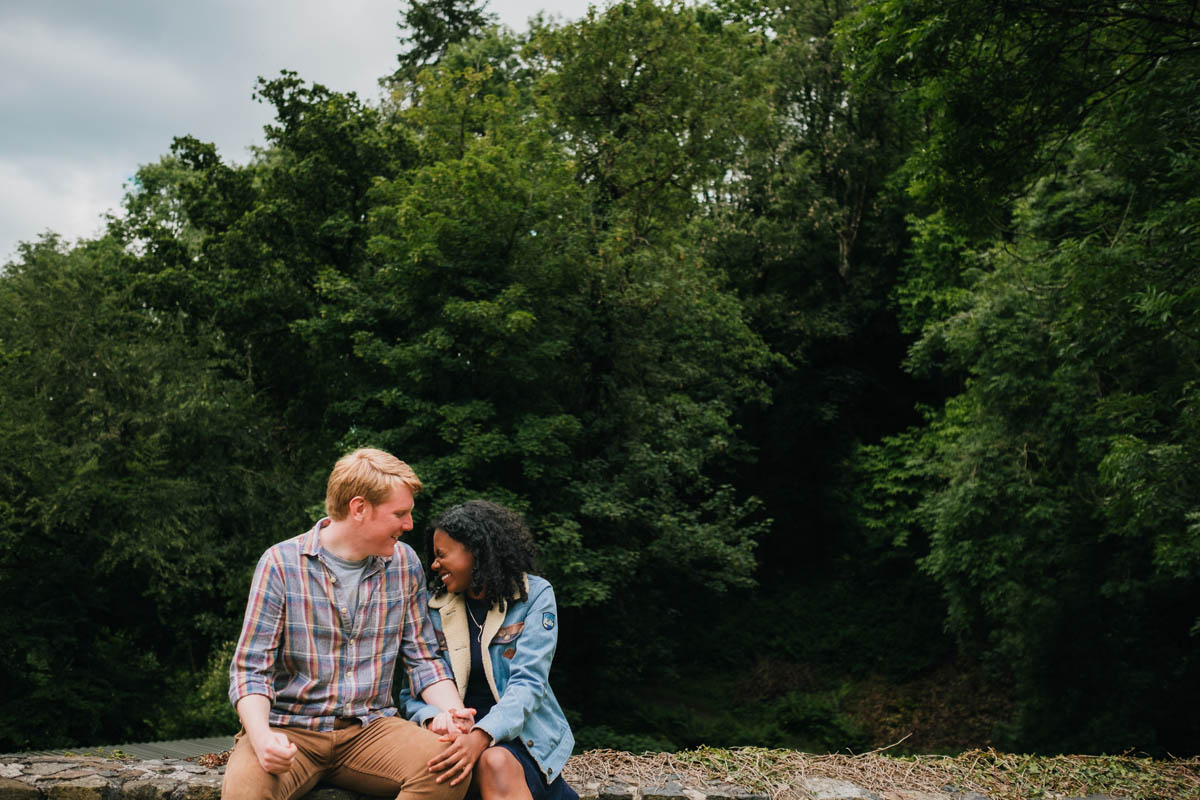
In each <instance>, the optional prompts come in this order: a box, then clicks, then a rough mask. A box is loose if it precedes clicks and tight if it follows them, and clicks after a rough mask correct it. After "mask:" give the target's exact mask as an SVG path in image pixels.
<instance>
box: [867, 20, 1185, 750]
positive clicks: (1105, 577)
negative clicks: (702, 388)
mask: <svg viewBox="0 0 1200 800" xmlns="http://www.w3.org/2000/svg"><path fill="white" fill-rule="evenodd" d="M910 11H912V8H907V10H904V8H900V6H899V5H896V4H893V5H890V6H889V5H887V4H883V5H882V6H877V7H874V8H872V10H870V11H866V12H864V14H863V17H862V18H860V19H859V20H858V23H859V24H863V25H864V28H863V29H862V30H872V31H875V34H872V35H880V34H878V31H880V30H884V31H888V32H886V34H884V35H883V36H884V40H881V41H883V44H882V46H881V52H878V53H875V54H874V55H872V56H871V59H883V58H884V56H883V53H886V52H887V50H888V48H890V47H894V46H895V44H896V42H898V41H899V40H898V38H895V29H894V28H893V26H892V25H893V24H899V19H900V17H888V20H889V22H887V23H881V20H882V19H883V17H880V16H878V14H892V13H894V12H895V13H900V14H904V13H908V12H910ZM1160 11H1162V12H1163V13H1164V14H1165V16H1166V17H1170V14H1171V13H1172V12H1171V8H1170V7H1169V5H1166V4H1164V6H1163V8H1162V10H1160ZM926 12H929V13H930V16H928V17H924V14H925V13H926ZM1012 12H1013V8H1008V7H1003V8H1002V7H995V11H994V12H986V13H988V14H992V13H994V16H988V17H986V22H984V18H983V17H972V14H974V13H984V10H983V8H982V7H980V8H979V10H971V8H961V7H960V8H958V10H956V11H955V12H953V13H950V14H949V16H948V17H942V16H938V14H937V13H936V12H934V10H931V8H924V10H922V12H920V14H922V16H923V22H920V23H917V22H914V20H913V19H911V18H906V22H905V23H904V24H906V25H910V29H911V36H910V38H908V42H907V47H910V48H911V52H908V55H907V56H906V59H911V60H912V66H906V65H904V64H901V65H900V66H899V67H896V70H898V71H899V72H900V73H902V76H901V77H907V78H908V79H913V78H917V79H918V80H917V82H916V83H914V84H911V85H912V86H913V90H914V91H916V92H918V94H920V95H922V96H923V97H925V98H926V101H928V102H934V100H930V98H936V102H938V103H941V102H948V107H947V108H948V109H949V112H948V113H947V114H944V115H942V116H938V118H937V120H936V122H935V124H934V125H935V127H934V131H935V134H934V136H935V138H934V145H932V146H931V148H930V150H929V151H928V152H926V154H925V155H923V156H922V158H923V160H924V161H923V162H922V164H923V166H924V168H925V169H926V172H924V173H922V175H923V176H922V178H913V179H912V181H913V182H912V184H911V187H912V190H913V191H914V192H918V193H929V192H935V193H941V194H942V196H943V197H942V201H941V203H940V210H938V211H937V212H935V213H934V215H931V216H928V217H924V218H923V219H920V221H914V223H916V225H917V233H918V235H917V237H916V242H917V246H916V247H914V248H913V252H912V260H911V261H910V265H908V267H907V270H908V278H907V281H906V283H905V284H904V288H902V289H901V291H900V293H898V296H900V297H901V299H902V300H904V301H905V302H906V303H908V305H910V307H911V308H912V312H913V315H912V323H910V326H911V327H912V329H916V327H917V326H918V325H920V326H922V337H920V339H919V341H918V342H917V344H916V345H914V347H913V349H912V354H911V361H910V363H911V365H912V366H913V367H914V368H919V369H926V371H942V372H944V373H947V374H955V375H960V377H961V378H962V381H964V383H962V389H961V391H960V392H959V393H958V395H955V396H954V397H952V398H950V399H948V401H947V402H946V403H944V405H943V408H942V409H941V410H938V411H937V413H935V414H934V415H932V417H931V419H930V422H929V425H928V426H926V427H924V428H920V429H916V431H913V432H912V433H910V434H906V437H904V438H896V439H893V440H890V443H888V444H887V445H886V449H881V450H872V451H869V453H870V456H871V457H882V458H881V461H878V462H875V467H874V468H872V474H874V475H875V476H876V477H875V480H874V486H872V491H874V497H875V498H876V500H875V501H874V506H872V510H874V511H875V512H876V513H878V516H877V517H876V516H872V518H871V519H872V522H874V523H875V524H880V525H881V528H882V529H888V530H890V531H894V533H895V534H896V535H898V536H900V537H901V539H902V537H905V536H908V535H910V534H911V531H913V530H917V529H919V530H920V531H922V534H923V535H926V536H928V537H929V554H928V555H926V557H925V558H924V559H923V561H922V566H923V569H924V570H925V571H926V572H928V573H929V575H930V576H931V577H932V578H934V579H935V581H937V583H938V584H940V585H941V587H942V590H943V593H944V596H946V600H947V603H948V615H947V625H948V628H949V630H952V631H953V632H955V633H956V634H958V636H959V637H960V640H961V642H962V644H964V645H965V646H977V648H982V649H983V650H984V651H986V652H989V654H990V655H991V656H992V657H994V658H996V660H997V661H998V662H1001V663H1003V664H1004V666H1006V667H1007V668H1008V669H1012V672H1013V675H1014V678H1015V679H1016V686H1018V692H1019V696H1020V698H1021V708H1022V712H1024V716H1022V718H1021V720H1020V721H1019V724H1018V726H1016V728H1015V729H1014V730H1013V732H1010V735H1012V738H1013V739H1012V741H1013V742H1020V746H1022V747H1036V748H1037V747H1044V748H1050V747H1062V748H1079V750H1099V751H1115V750H1122V748H1127V747H1130V746H1139V747H1145V748H1153V747H1160V746H1162V744H1163V742H1165V741H1169V740H1171V741H1189V742H1194V741H1196V738H1195V736H1196V734H1198V732H1196V729H1195V727H1194V726H1193V724H1190V723H1180V722H1178V720H1177V716H1176V714H1175V709H1177V708H1178V706H1180V703H1186V702H1192V699H1190V698H1193V697H1194V692H1193V691H1192V688H1190V687H1192V686H1194V685H1195V684H1194V680H1193V679H1190V678H1187V676H1188V675H1193V674H1195V670H1196V669H1198V664H1200V661H1198V658H1200V651H1198V649H1196V644H1195V638H1194V636H1193V634H1192V631H1194V630H1195V624H1196V619H1195V614H1194V613H1193V612H1192V610H1186V609H1193V608H1194V607H1195V606H1194V603H1195V597H1196V593H1198V591H1200V585H1198V583H1196V581H1195V575H1196V573H1195V571H1194V565H1195V555H1196V540H1195V533H1196V531H1195V528H1194V525H1193V522H1194V516H1193V515H1195V511H1196V510H1195V501H1194V498H1195V489H1196V487H1195V485H1194V480H1193V476H1192V474H1193V473H1194V471H1195V470H1194V464H1195V463H1196V458H1195V456H1196V450H1195V445H1196V443H1195V439H1194V433H1193V422H1192V416H1193V411H1192V409H1193V408H1194V402H1195V393H1194V387H1195V385H1196V383H1195V381H1196V378H1198V374H1196V367H1198V361H1196V353H1195V347H1196V342H1198V341H1200V337H1198V333H1200V331H1195V330H1193V329H1194V323H1195V320H1196V319H1198V317H1196V315H1195V314H1194V313H1192V308H1193V305H1192V303H1193V302H1194V295H1193V291H1192V289H1190V287H1192V284H1193V283H1194V282H1195V266H1194V265H1195V263H1196V261H1195V251H1196V243H1195V237H1194V236H1192V235H1190V231H1192V230H1194V225H1195V212H1196V204H1195V201H1194V198H1193V194H1194V192H1193V191H1192V190H1190V188H1186V186H1194V184H1188V182H1186V181H1193V180H1194V176H1195V172H1194V170H1195V169H1196V163H1198V162H1196V161H1195V152H1196V150H1195V142H1196V136H1198V131H1200V125H1198V124H1200V115H1198V110H1200V107H1198V106H1196V103H1195V101H1194V98H1193V97H1192V95H1190V94H1187V92H1184V90H1183V86H1186V85H1192V84H1193V83H1194V80H1195V77H1196V74H1198V72H1196V71H1198V62H1196V60H1195V58H1194V56H1189V55H1186V54H1183V53H1182V52H1177V49H1176V44H1177V42H1175V41H1174V40H1172V38H1171V37H1170V36H1168V37H1166V38H1164V40H1162V41H1160V42H1158V43H1156V44H1154V46H1153V48H1151V50H1153V53H1154V55H1153V56H1148V55H1145V54H1146V53H1150V52H1151V50H1138V52H1134V50H1130V52H1128V53H1121V52H1117V50H1116V49H1114V48H1116V44H1115V43H1116V42H1117V41H1123V42H1126V44H1127V46H1130V47H1132V43H1139V44H1138V48H1141V47H1142V44H1145V43H1146V42H1147V41H1148V37H1151V32H1150V31H1151V30H1152V29H1153V28H1154V25H1156V24H1157V23H1154V22H1152V20H1147V19H1140V20H1139V19H1134V18H1133V14H1129V12H1128V10H1120V11H1112V12H1111V13H1110V14H1109V12H1104V11H1103V10H1099V8H1098V7H1097V8H1094V10H1092V11H1091V12H1088V13H1087V14H1084V16H1082V17H1074V16H1068V14H1067V13H1066V12H1064V11H1063V10H1062V8H1058V7H1056V6H1052V5H1051V6H1050V7H1046V8H1045V10H1044V13H1043V12H1033V11H1032V10H1028V8H1025V10H1024V13H1022V16H1020V18H1018V19H1013V18H1009V17H1003V16H1004V14H1010V13H1012ZM1039 14H1040V16H1039ZM1090 14H1094V16H1090ZM1105 14H1109V16H1105ZM1126 14H1129V16H1126ZM1002 17H1003V19H1007V20H1008V22H1012V23H1013V24H1012V26H1010V30H1007V31H1003V32H1001V31H998V30H997V29H996V28H994V25H996V24H998V22H1000V20H1001V19H1002ZM877 24H881V25H882V28H878V29H877V28H872V26H874V25H877ZM1026 25H1028V26H1026ZM862 30H860V31H859V32H862ZM967 30H968V31H971V34H970V36H971V37H973V40H972V41H974V42H979V43H982V46H980V47H979V48H974V46H972V52H973V54H972V55H971V56H970V58H968V56H967V55H966V53H967V50H965V49H961V44H962V42H964V41H965V36H966V34H964V31H967ZM1080 31H1092V32H1094V34H1096V36H1097V40H1096V41H1094V42H1086V41H1084V40H1080V38H1078V37H1076V36H1078V35H1079V34H1080ZM856 41H857V40H856ZM952 41H953V42H954V44H953V46H952V44H948V42H952ZM1081 41H1084V44H1082V46H1081V44H1080V42H1081ZM1014 43H1020V48H1032V49H1020V48H1019V49H1016V50H1006V49H1004V48H1006V47H1009V46H1015V44H1014ZM1080 47H1082V49H1079V48H1080ZM1159 47H1160V48H1163V49H1162V50H1158V49H1154V48H1159ZM926 48H931V49H926ZM1056 50H1060V53H1058V55H1056V56H1055V60H1056V64H1060V66H1061V71H1057V72H1056V71H1051V72H1049V73H1048V74H1042V76H1039V77H1038V80H1039V82H1044V83H1045V85H1037V86H1034V85H1032V84H1031V83H1030V80H1031V76H1032V74H1033V72H1032V71H1031V72H1028V73H1026V72H1025V71H1026V70H1033V68H1034V67H1037V66H1039V65H1040V61H1039V58H1040V56H1038V55H1037V54H1042V56H1045V55H1046V54H1050V53H1052V52H1056ZM934 53H937V54H938V58H946V59H947V62H946V65H944V66H940V67H935V66H934V64H932V61H931V60H930V59H931V58H932V54H934ZM1031 54H1032V55H1031ZM1014 55H1015V56H1016V58H1018V68H1016V74H1015V79H1014V76H1013V73H1012V72H1010V71H1008V70H1007V68H1002V65H1004V64H1008V59H1009V58H1012V56H1014ZM1144 55H1145V58H1144ZM1085 56H1086V58H1085ZM1146 58H1148V59H1150V60H1148V61H1147V60H1145V59H1146ZM906 59H901V61H905V60H906ZM962 59H967V60H966V61H964V60H962ZM882 64H883V61H882V60H876V61H871V64H870V65H869V66H870V68H878V70H883V67H882V66H881V65H882ZM1085 67H1086V70H1085V72H1086V74H1085V72H1079V70H1084V68H1085ZM910 70H913V71H914V72H907V71H910ZM989 70H990V71H992V72H994V73H995V77H996V79H1001V76H1003V82H1006V83H1008V82H1012V85H1009V86H1008V88H1007V89H1006V90H1004V91H1008V92H1014V91H1015V92H1020V101H1019V102H1018V101H1016V100H1014V97H1013V95H1010V94H1009V95H1006V94H1003V92H1000V94H996V95H992V94H990V90H985V91H980V86H984V88H988V86H991V85H992V84H991V83H989V79H988V78H985V77H984V72H986V71H989ZM1106 71H1111V72H1106ZM1116 71H1122V73H1123V77H1122V79H1121V85H1120V86H1117V85H1115V84H1112V83H1110V82H1109V80H1108V78H1105V74H1115V73H1116ZM889 74H890V73H889ZM966 82H971V86H970V94H971V96H972V98H973V100H971V101H970V102H971V107H972V108H978V107H979V106H980V104H983V106H986V110H988V114H984V115H983V116H979V118H978V120H977V121H976V122H970V124H967V122H966V121H965V120H962V119H960V118H958V116H954V115H953V114H956V113H958V110H959V106H956V104H955V102H954V101H953V100H952V101H947V98H964V97H965V94H966V92H967V83H966ZM1076 84H1078V85H1076ZM1085 90H1086V91H1085ZM1049 92H1054V94H1055V95H1056V96H1055V97H1054V98H1052V102H1051V98H1050V97H1049ZM1081 92H1082V94H1081ZM1006 97H1007V98H1008V101H1009V102H1008V103H1007V106H1008V107H1007V108H1006V102H1003V100H1002V98H1006ZM1060 101H1063V102H1067V103H1068V104H1069V107H1063V106H1058V104H1057V103H1058V102H1060ZM1085 101H1086V102H1085ZM964 102H965V101H964ZM1031 113H1032V114H1034V115H1036V116H1037V121H1038V125H1032V124H1030V120H1028V119H1027V118H1026V116H1024V115H1026V114H1031ZM997 115H998V116H997ZM997 120H1002V122H997ZM977 122H983V124H986V125H989V126H995V131H994V132H992V133H991V134H989V136H990V137H991V138H984V139H983V144H982V146H980V145H979V142H978V140H976V137H979V136H983V134H980V133H979V131H978V128H977V127H976V125H977ZM1016 128H1021V131H1020V132H1018V131H1016ZM968 148H979V150H978V152H977V154H976V155H974V156H971V157H967V156H966V155H965V150H966V149H968ZM979 154H982V155H979ZM1020 154H1025V155H1020ZM1050 154H1052V161H1054V166H1055V170H1054V172H1052V173H1050V172H1045V173H1040V172H1038V167H1039V164H1042V163H1044V161H1045V160H1046V158H1051V155H1050ZM1001 162H1004V163H1003V164H1001ZM952 166H953V167H954V168H955V169H958V170H960V172H956V173H950V172H949V170H950V168H952ZM997 169H998V172H997ZM1006 170H1009V172H1006ZM930 176H931V178H930ZM926 179H929V180H931V181H932V182H931V184H923V182H922V181H924V180H926ZM1021 185H1025V186H1030V187H1031V190H1030V192H1028V194H1027V196H1026V197H1024V198H1022V199H1021V201H1020V203H1015V204H1012V205H1009V206H1007V209H1006V213H1007V215H1008V216H1009V218H1010V219H1012V224H1010V228H1009V230H1008V231H1007V233H1006V235H1004V237H1003V239H1001V240H998V241H992V242H986V241H985V240H983V239H980V230H984V229H980V228H979V227H978V225H971V224H965V223H962V211H964V209H971V210H973V209H976V207H978V206H959V207H953V209H952V206H953V205H954V204H955V203H958V200H959V199H960V198H961V197H962V193H964V192H971V193H977V194H978V196H979V198H980V200H979V201H980V203H984V204H988V203H996V201H998V200H1000V199H1002V198H1003V191H1008V188H1012V187H1019V186H1021ZM1006 187H1007V188H1006ZM1151 187H1152V188H1151ZM1002 190H1003V191H1002ZM1166 219H1169V221H1170V223H1168V224H1164V222H1165V221H1166ZM980 242H983V243H980ZM1181 312H1182V313H1181ZM1148 620H1152V622H1150V624H1148V625H1147V621H1148ZM1166 663H1169V664H1170V667H1169V668H1166V669H1163V667H1162V664H1166ZM1152 675H1157V676H1158V679H1156V678H1152ZM1097 696H1103V697H1105V698H1108V699H1106V702H1105V704H1104V708H1103V709H1097V708H1094V698H1096V697H1097Z"/></svg>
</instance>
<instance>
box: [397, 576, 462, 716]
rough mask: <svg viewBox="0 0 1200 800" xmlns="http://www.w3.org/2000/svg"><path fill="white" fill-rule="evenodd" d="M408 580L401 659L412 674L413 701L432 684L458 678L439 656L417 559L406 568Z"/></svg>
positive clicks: (427, 598) (409, 680)
mask: <svg viewBox="0 0 1200 800" xmlns="http://www.w3.org/2000/svg"><path fill="white" fill-rule="evenodd" d="M404 577H405V584H406V585H407V586H408V587H409V589H410V591H409V593H408V601H407V602H406V603H405V606H406V607H405V609H404V624H403V629H402V633H401V637H400V655H401V657H402V658H403V659H404V669H405V672H406V673H407V674H408V686H409V691H410V692H411V693H412V696H413V697H420V696H421V692H423V691H425V689H427V688H428V687H429V686H430V685H431V684H434V683H437V682H438V681H444V680H453V679H454V674H453V673H452V672H451V671H450V667H449V666H448V665H447V664H446V662H445V661H444V660H443V659H442V657H441V655H440V654H439V653H438V647H437V636H436V634H435V633H434V631H433V623H432V622H430V620H429V593H428V592H427V591H426V590H425V581H424V575H422V573H421V564H420V562H419V561H417V560H416V558H415V555H414V558H413V559H411V560H410V561H409V562H408V563H407V564H405V576H404Z"/></svg>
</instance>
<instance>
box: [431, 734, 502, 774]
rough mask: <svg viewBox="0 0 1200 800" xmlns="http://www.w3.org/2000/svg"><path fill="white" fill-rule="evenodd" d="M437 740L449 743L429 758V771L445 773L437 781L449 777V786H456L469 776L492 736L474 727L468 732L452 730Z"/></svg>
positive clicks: (490, 741)
mask: <svg viewBox="0 0 1200 800" xmlns="http://www.w3.org/2000/svg"><path fill="white" fill-rule="evenodd" d="M438 741H439V742H449V745H448V746H447V747H446V749H445V750H443V751H442V752H441V753H439V754H438V755H436V756H434V757H433V758H431V759H429V771H430V772H442V773H445V774H443V775H439V776H438V778H437V783H441V782H442V781H445V780H447V779H449V780H450V785H451V786H457V785H458V784H460V783H462V781H463V779H466V778H470V777H471V770H473V769H474V768H475V762H476V761H478V760H479V754H480V753H482V752H483V751H484V750H486V749H487V748H488V746H489V745H490V744H491V743H492V737H491V736H489V735H488V734H487V732H486V731H484V730H482V729H480V728H475V729H474V730H473V731H471V732H470V733H459V732H458V731H452V732H450V733H446V734H443V735H442V736H440V737H439V738H438Z"/></svg>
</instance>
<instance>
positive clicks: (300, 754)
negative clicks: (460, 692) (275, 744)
mask: <svg viewBox="0 0 1200 800" xmlns="http://www.w3.org/2000/svg"><path fill="white" fill-rule="evenodd" d="M272 730H275V731H279V732H280V733H283V734H286V735H287V737H288V739H290V740H291V742H292V743H293V744H295V745H296V758H295V761H294V762H293V763H292V769H291V770H290V771H289V772H287V773H286V774H283V775H271V774H270V773H268V772H266V771H265V770H263V768H262V767H261V766H259V763H258V758H257V757H256V756H255V755H254V748H253V747H252V746H251V744H250V740H249V739H248V738H247V737H246V732H245V731H242V732H240V733H239V734H238V735H237V737H236V739H235V740H234V745H233V752H232V753H231V754H230V756H229V763H228V764H227V765H226V767H225V782H224V784H223V785H222V786H221V800H251V799H253V800H292V798H297V797H302V796H303V795H305V794H306V793H308V792H309V791H311V790H312V788H313V787H314V786H316V785H317V783H318V782H320V781H325V782H326V783H330V784H333V785H334V786H340V787H342V788H344V789H350V790H352V791H356V792H362V793H363V794H373V795H379V796H384V797H395V798H396V800H462V796H463V794H464V793H465V792H466V790H467V783H468V782H467V781H464V782H462V783H460V784H459V785H458V786H450V781H449V780H447V781H445V782H443V783H435V782H434V779H435V778H436V777H437V776H436V775H435V774H433V773H431V772H430V771H429V766H428V763H429V759H431V758H433V757H434V756H435V755H437V754H438V753H440V752H441V751H442V750H443V749H445V747H446V745H445V744H444V743H442V742H439V741H438V740H437V739H438V737H437V734H435V733H431V732H430V731H427V730H425V729H424V728H422V727H420V726H419V725H417V724H415V723H412V722H409V721H407V720H402V719H397V718H396V717H381V718H380V719H377V720H374V721H373V722H371V724H370V725H367V726H366V727H365V728H364V727H362V726H361V725H358V724H352V725H349V726H345V727H342V726H339V727H338V728H337V729H336V730H332V731H310V730H306V729H304V728H272Z"/></svg>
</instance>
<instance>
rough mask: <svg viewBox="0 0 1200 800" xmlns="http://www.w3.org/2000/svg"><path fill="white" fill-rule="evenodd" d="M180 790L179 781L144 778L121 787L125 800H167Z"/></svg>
mask: <svg viewBox="0 0 1200 800" xmlns="http://www.w3.org/2000/svg"><path fill="white" fill-rule="evenodd" d="M177 788H179V781H173V780H170V779H168V778H144V779H142V780H134V781H129V782H128V783H126V784H125V785H124V786H122V787H121V791H122V792H124V796H125V800H167V798H169V797H171V794H172V793H173V792H174V791H175V790H176V789H177Z"/></svg>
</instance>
